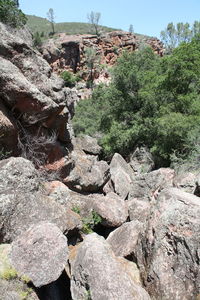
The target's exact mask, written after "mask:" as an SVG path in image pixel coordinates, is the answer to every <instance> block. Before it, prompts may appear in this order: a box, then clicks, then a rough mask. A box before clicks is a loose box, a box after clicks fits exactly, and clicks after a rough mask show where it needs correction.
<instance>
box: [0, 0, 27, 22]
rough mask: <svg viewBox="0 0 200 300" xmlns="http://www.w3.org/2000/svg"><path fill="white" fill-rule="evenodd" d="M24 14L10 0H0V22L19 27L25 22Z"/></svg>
mask: <svg viewBox="0 0 200 300" xmlns="http://www.w3.org/2000/svg"><path fill="white" fill-rule="evenodd" d="M26 21H27V19H26V16H25V14H24V13H23V12H22V11H21V9H18V7H17V4H16V2H14V1H12V0H0V22H2V23H5V24H8V25H10V26H12V27H21V26H23V25H25V24H26Z"/></svg>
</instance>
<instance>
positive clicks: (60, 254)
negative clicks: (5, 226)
mask: <svg viewBox="0 0 200 300" xmlns="http://www.w3.org/2000/svg"><path fill="white" fill-rule="evenodd" d="M67 258H68V245H67V238H66V237H65V236H64V235H63V234H62V232H61V231H60V229H59V228H58V227H57V226H56V225H54V224H52V223H49V222H40V223H38V224H37V225H33V226H31V227H30V228H29V229H28V230H27V231H26V232H24V233H23V234H22V235H20V236H19V237H17V239H16V240H14V242H13V243H12V247H11V252H10V259H11V263H12V265H13V266H14V267H15V269H16V270H17V271H18V272H19V274H21V275H24V276H27V277H28V278H30V280H31V281H32V282H33V284H34V285H35V286H36V287H40V286H43V285H46V284H49V283H51V282H53V281H55V280H56V279H58V278H59V276H60V275H61V273H62V271H63V270H64V267H65V264H66V263H67Z"/></svg>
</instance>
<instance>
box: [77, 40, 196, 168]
mask: <svg viewBox="0 0 200 300" xmlns="http://www.w3.org/2000/svg"><path fill="white" fill-rule="evenodd" d="M199 70H200V39H199V37H198V36H197V37H196V38H194V39H193V40H192V41H191V42H188V43H186V42H183V43H182V44H181V45H180V46H179V47H177V48H176V49H175V50H174V51H173V52H172V54H171V55H168V56H165V57H163V58H160V57H158V56H157V55H155V54H154V53H153V51H152V50H151V49H150V48H148V47H144V48H143V49H141V50H140V51H138V52H133V53H124V55H123V56H122V57H121V58H119V60H118V63H117V64H116V66H115V67H114V69H113V76H112V83H111V84H110V86H109V87H106V86H99V87H98V88H96V89H95V90H94V92H93V95H92V97H91V99H88V100H86V101H81V102H80V103H79V104H78V106H77V109H76V115H75V118H74V128H75V132H76V134H80V133H86V134H90V135H99V136H101V144H102V145H103V148H104V151H105V153H106V155H107V156H111V155H112V154H113V153H114V152H119V153H121V154H122V155H128V154H129V153H130V152H132V151H133V149H134V148H135V146H136V145H147V146H148V147H149V148H150V149H151V152H152V153H154V154H155V156H156V157H157V159H158V164H159V165H160V164H162V165H163V164H164V165H168V164H169V163H170V159H171V155H172V154H174V153H176V154H177V155H179V156H180V155H181V156H183V157H187V156H188V155H189V154H190V153H191V152H192V151H193V149H194V141H196V139H197V132H198V128H199V125H198V124H199V121H200V104H199V89H200V71H199ZM97 133H98V134H97Z"/></svg>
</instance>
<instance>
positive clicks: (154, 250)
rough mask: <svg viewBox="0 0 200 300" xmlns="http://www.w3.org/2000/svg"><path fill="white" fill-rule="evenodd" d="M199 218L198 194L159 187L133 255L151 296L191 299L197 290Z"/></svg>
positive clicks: (177, 299)
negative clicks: (145, 228)
mask: <svg viewBox="0 0 200 300" xmlns="http://www.w3.org/2000/svg"><path fill="white" fill-rule="evenodd" d="M199 220H200V201H199V198H198V197H196V196H194V195H191V194H189V193H186V192H184V191H181V190H179V189H176V188H169V189H165V190H163V191H162V192H161V193H160V195H159V196H158V198H157V201H156V202H155V204H154V205H153V206H152V209H151V217H150V218H149V222H148V230H147V231H144V232H143V233H142V234H141V236H140V238H139V241H138V244H137V247H136V251H135V256H136V259H137V265H138V266H139V269H140V274H141V276H142V280H143V282H144V284H145V286H146V289H147V291H149V293H150V295H151V296H152V297H153V298H155V299H163V297H164V299H166V300H169V299H175V300H179V299H184V300H192V299H196V296H197V295H198V294H199V293H200V288H199V287H200V271H199V270H200V269H199V256H200V252H199V251H200V250H199V240H200V221H199Z"/></svg>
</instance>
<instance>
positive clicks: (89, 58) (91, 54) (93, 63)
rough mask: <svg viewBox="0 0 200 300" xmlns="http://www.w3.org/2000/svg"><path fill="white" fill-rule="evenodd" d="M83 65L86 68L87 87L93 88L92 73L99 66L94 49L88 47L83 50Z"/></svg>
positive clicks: (98, 58)
mask: <svg viewBox="0 0 200 300" xmlns="http://www.w3.org/2000/svg"><path fill="white" fill-rule="evenodd" d="M84 54H85V63H86V66H87V68H88V72H89V76H88V82H87V83H88V86H89V87H91V88H92V87H93V82H94V72H95V69H96V68H98V66H99V60H100V57H99V56H98V55H97V52H96V50H95V49H94V48H91V47H88V48H86V49H85V53H84Z"/></svg>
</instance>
